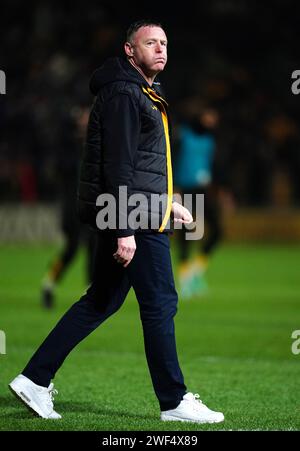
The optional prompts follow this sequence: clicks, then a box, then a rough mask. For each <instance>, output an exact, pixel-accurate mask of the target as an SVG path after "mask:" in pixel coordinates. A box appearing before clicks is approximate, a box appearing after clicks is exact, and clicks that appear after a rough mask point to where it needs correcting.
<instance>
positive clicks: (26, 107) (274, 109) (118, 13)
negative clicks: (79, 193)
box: [0, 0, 300, 207]
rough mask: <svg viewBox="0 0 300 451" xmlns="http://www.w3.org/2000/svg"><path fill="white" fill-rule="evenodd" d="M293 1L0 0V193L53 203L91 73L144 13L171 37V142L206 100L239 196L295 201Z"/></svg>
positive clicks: (78, 142) (67, 169) (247, 202)
mask: <svg viewBox="0 0 300 451" xmlns="http://www.w3.org/2000/svg"><path fill="white" fill-rule="evenodd" d="M296 3H297V2H294V1H292V0H286V1H278V0H277V1H276V0H274V1H272V2H266V1H265V2H258V1H247V0H239V1H233V0H213V1H210V2H204V1H198V2H188V3H186V4H184V5H182V4H181V5H180V6H178V7H173V6H172V5H171V4H168V3H166V2H165V3H160V4H157V5H155V6H154V7H153V5H149V6H148V7H147V6H146V5H144V4H142V5H141V4H139V3H138V2H129V3H125V2H123V3H118V2H109V1H95V0H89V1H88V2H70V1H65V0H62V1H60V2H53V1H49V0H41V1H35V0H32V1H28V2H21V1H17V0H10V1H9V2H8V1H4V2H1V19H0V20H1V28H0V33H1V46H0V69H2V70H4V71H5V73H6V79H7V88H6V89H7V94H6V95H1V96H0V200H1V202H2V203H6V202H18V203H19V202H22V203H35V202H53V201H56V200H57V197H58V196H59V192H60V183H61V181H62V182H63V183H64V185H65V181H66V177H68V176H70V177H72V176H74V174H75V173H76V170H77V169H76V168H77V164H78V159H79V156H80V152H81V149H82V143H83V140H84V134H85V127H86V123H87V118H88V111H89V108H90V105H91V103H92V100H93V99H92V96H91V94H90V92H89V88H88V82H89V78H90V75H91V73H92V72H93V71H94V69H95V68H97V67H98V66H100V65H101V64H102V63H103V62H104V60H105V59H106V58H107V57H109V56H114V55H119V54H121V53H122V42H123V41H124V39H125V32H126V28H127V27H128V25H129V24H130V22H131V21H134V20H136V19H139V18H149V17H150V18H154V19H155V20H158V21H160V22H161V23H162V24H163V26H164V27H165V29H166V32H167V35H168V38H169V63H168V66H167V69H166V71H165V73H163V74H162V75H161V77H160V79H161V82H162V84H163V85H164V89H165V92H166V95H167V98H168V100H169V102H170V106H171V113H172V116H173V122H174V125H173V127H174V136H175V142H176V136H177V133H176V130H177V128H178V127H179V126H180V124H181V123H184V122H185V123H186V122H191V121H192V120H193V119H194V118H195V117H197V116H199V114H200V112H201V111H203V108H209V109H210V110H212V109H213V111H214V113H216V114H217V115H218V124H217V127H215V131H214V133H215V138H216V142H217V145H218V146H217V147H218V151H219V152H218V155H219V157H218V158H219V161H220V163H221V164H220V165H219V168H221V169H220V172H221V173H222V174H226V183H227V182H228V183H229V184H230V189H231V190H232V192H233V194H234V197H235V199H236V202H237V203H238V204H239V205H241V206H255V207H260V206H262V207H274V206H280V207H286V206H289V207H293V206H297V205H299V203H300V184H299V181H298V174H299V169H300V152H299V145H300V144H299V141H300V135H299V128H298V123H299V117H300V96H299V98H298V96H296V95H293V94H292V91H291V84H292V79H291V74H292V72H293V71H294V70H296V69H299V67H298V65H299V59H298V58H297V55H298V51H297V50H298V49H297V48H298V42H299V41H298V39H297V38H298V37H299V27H298V17H297V14H296V9H295V8H296ZM293 11H294V13H293ZM174 149H176V145H175V146H174ZM174 154H175V156H174V158H175V160H176V151H174Z"/></svg>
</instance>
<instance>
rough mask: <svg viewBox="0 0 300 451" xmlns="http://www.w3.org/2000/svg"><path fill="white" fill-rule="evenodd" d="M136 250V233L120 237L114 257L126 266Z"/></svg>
mask: <svg viewBox="0 0 300 451" xmlns="http://www.w3.org/2000/svg"><path fill="white" fill-rule="evenodd" d="M135 250H136V244H135V238H134V235H131V236H125V237H122V238H118V249H117V251H116V252H115V253H114V254H113V257H114V258H115V259H116V260H117V262H118V263H121V264H122V265H123V266H124V268H126V267H127V266H128V265H129V263H130V262H131V260H132V259H133V256H134V253H135Z"/></svg>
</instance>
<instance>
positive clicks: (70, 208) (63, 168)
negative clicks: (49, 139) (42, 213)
mask: <svg viewBox="0 0 300 451" xmlns="http://www.w3.org/2000/svg"><path fill="white" fill-rule="evenodd" d="M88 116H89V109H88V108H87V107H81V106H77V107H74V108H73V109H71V111H70V112H68V113H65V114H64V115H63V117H62V118H61V120H60V124H61V127H60V129H59V130H60V133H59V138H58V149H57V158H56V160H57V161H56V166H57V167H56V171H57V176H58V184H59V185H58V186H59V190H58V198H59V201H60V206H61V230H62V233H63V237H64V244H63V249H62V250H61V252H60V253H59V255H58V256H57V257H56V258H55V259H54V260H53V261H52V262H51V263H50V265H49V266H50V267H49V269H48V271H47V273H46V275H45V276H44V279H43V282H42V291H41V301H42V305H43V306H44V307H45V308H52V307H53V305H54V297H55V288H56V286H57V284H58V283H59V282H60V281H61V280H62V278H63V276H64V275H65V272H66V271H67V269H68V268H69V266H70V264H71V263H72V262H73V261H74V259H75V256H76V255H77V253H78V249H79V245H80V244H81V242H83V243H84V246H85V248H86V253H87V255H86V258H87V262H86V276H87V277H86V278H87V282H88V283H90V282H91V280H92V271H93V262H94V249H95V241H96V238H97V234H96V233H95V232H94V231H93V230H92V229H91V228H90V227H88V226H85V225H83V224H81V223H80V220H79V217H78V211H77V210H78V209H77V189H78V179H79V169H80V168H79V162H80V158H81V153H82V142H83V140H84V138H85V134H86V127H87V123H88Z"/></svg>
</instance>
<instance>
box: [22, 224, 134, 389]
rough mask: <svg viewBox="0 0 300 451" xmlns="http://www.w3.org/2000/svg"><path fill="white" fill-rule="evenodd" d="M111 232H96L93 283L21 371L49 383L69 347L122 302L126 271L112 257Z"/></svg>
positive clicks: (125, 290)
mask: <svg viewBox="0 0 300 451" xmlns="http://www.w3.org/2000/svg"><path fill="white" fill-rule="evenodd" d="M116 246H117V241H116V239H115V238H114V237H113V234H110V233H109V232H107V233H102V234H99V239H98V247H97V253H96V260H95V266H94V275H93V282H92V285H91V286H90V287H89V289H88V290H87V293H86V294H85V295H84V296H82V297H81V299H80V300H79V301H78V302H76V303H75V304H74V305H73V306H72V307H71V308H70V309H69V310H68V311H67V312H66V314H65V315H64V316H63V317H62V318H61V320H60V321H59V322H58V324H57V325H56V326H55V327H54V329H53V330H52V331H51V332H50V334H49V335H48V337H47V338H46V339H45V341H44V342H43V343H42V345H41V346H40V347H39V349H38V350H37V351H36V353H35V354H34V355H33V357H32V358H31V359H30V361H29V362H28V364H27V365H26V367H25V368H24V370H23V372H22V374H24V376H26V377H28V378H29V379H31V380H32V381H33V382H35V383H36V384H38V385H42V386H45V387H48V386H49V383H50V381H51V379H53V377H54V376H55V373H56V371H57V370H58V369H59V368H60V366H61V365H62V363H63V361H64V360H65V358H66V357H67V355H68V354H69V353H70V352H71V350H72V349H73V348H74V347H75V346H76V345H77V344H78V343H79V342H80V341H82V340H83V339H84V338H85V337H87V336H88V335H89V334H90V333H91V332H92V331H93V330H95V329H96V328H97V327H98V326H99V325H100V324H101V323H102V322H103V321H105V319H107V318H108V317H109V316H110V315H112V314H113V313H114V312H115V311H117V310H118V309H119V308H120V307H121V305H122V304H123V302H124V300H125V298H126V295H127V293H128V291H129V289H130V283H129V279H128V275H127V272H126V270H125V269H124V268H123V267H122V266H121V265H119V264H118V263H117V262H116V261H115V260H114V258H113V256H112V255H113V253H114V252H115V251H116Z"/></svg>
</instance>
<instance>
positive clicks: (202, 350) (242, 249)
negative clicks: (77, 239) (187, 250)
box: [0, 239, 300, 431]
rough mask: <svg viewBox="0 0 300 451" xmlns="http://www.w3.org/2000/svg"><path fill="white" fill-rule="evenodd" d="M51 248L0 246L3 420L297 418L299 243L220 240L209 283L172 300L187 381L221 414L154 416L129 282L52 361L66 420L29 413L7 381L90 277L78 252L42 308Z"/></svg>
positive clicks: (19, 425) (114, 424)
mask: <svg viewBox="0 0 300 451" xmlns="http://www.w3.org/2000/svg"><path fill="white" fill-rule="evenodd" d="M172 241H174V239H172ZM174 244H175V243H174ZM55 251H56V249H55V247H49V246H43V247H41V246H40V247H39V246H35V247H34V246H31V247H29V246H20V247H12V246H4V247H3V246H2V249H1V262H0V287H1V288H0V293H1V295H0V296H1V298H0V329H1V330H3V331H5V333H6V339H7V353H6V355H0V407H1V409H0V430H69V431H70V430H71V431H72V430H74V431H75V430H98V431H101V430H110V431H119V430H124V431H126V430H128V431H129V430H144V431H148V430H149V431H151V430H152V431H154V430H157V431H163V430H168V431H170V430H174V431H175V430H176V431H184V430H189V431H193V430H215V429H217V430H219V429H222V430H223V429H226V430H239V429H243V430H278V429H283V430H294V429H300V390H299V374H300V355H293V354H292V352H291V345H292V339H291V334H292V331H293V330H295V329H300V314H299V307H300V278H299V252H300V247H299V246H298V247H297V246H293V247H291V246H271V245H270V246H260V245H240V246H237V245H234V246H233V245H225V246H222V247H221V248H220V249H218V251H217V252H216V253H215V255H214V257H213V259H212V261H211V265H210V267H209V270H208V274H207V280H208V284H209V292H208V293H207V294H206V295H205V296H204V297H198V298H195V299H193V300H191V301H189V302H182V301H180V303H179V310H178V314H177V316H176V334H177V347H178V353H179V359H180V362H181V367H182V370H183V373H184V375H185V382H186V384H187V386H188V389H189V390H190V391H193V392H199V393H200V397H201V399H203V401H204V402H205V403H207V404H208V406H209V407H211V408H212V409H215V410H221V411H223V412H224V414H225V422H224V423H221V424H217V425H193V424H189V423H186V424H184V423H177V422H176V423H162V422H160V421H159V408H158V403H157V401H156V398H155V396H154V392H153V390H152V386H151V381H150V376H149V373H148V368H147V366H146V360H145V356H144V348H143V339H142V329H141V325H140V320H139V313H138V305H137V302H136V300H135V297H134V294H133V293H132V292H131V293H130V295H129V296H128V298H127V301H126V303H125V304H124V306H123V307H122V309H121V310H120V311H119V312H118V313H117V314H116V315H115V316H114V317H112V318H110V319H109V320H108V321H107V322H106V323H104V324H103V325H102V326H101V327H100V328H98V329H97V330H96V331H95V332H93V333H92V334H91V335H90V336H89V337H88V338H87V339H86V340H85V341H84V342H82V343H81V344H80V345H79V346H78V347H77V348H76V349H75V350H74V351H73V352H72V353H71V354H70V356H69V357H68V359H67V360H66V361H65V363H64V365H63V367H62V368H61V369H60V371H59V372H58V374H57V376H56V378H55V381H54V382H55V386H56V388H57V389H58V390H59V394H58V396H57V397H56V402H55V407H56V410H57V411H58V412H59V413H61V414H62V416H63V419H62V420H59V421H49V420H48V421H45V420H42V419H39V418H36V417H34V416H33V415H32V414H31V413H30V412H28V411H27V409H26V408H25V407H24V406H23V404H21V403H20V402H18V401H17V400H16V399H15V398H14V397H13V396H12V394H11V393H10V392H9V390H8V388H7V384H8V383H9V382H10V381H11V379H12V378H13V377H15V376H16V375H17V374H18V373H19V372H20V371H21V370H22V368H23V367H24V365H25V364H26V362H27V361H28V359H29V358H30V356H31V355H32V353H33V352H34V351H35V349H36V348H37V346H38V345H39V344H40V343H41V341H42V340H43V338H44V337H45V336H46V335H47V334H48V332H49V331H50V329H51V328H52V327H53V326H54V325H55V323H56V322H57V320H58V319H59V318H60V316H61V315H62V314H63V313H64V311H65V310H66V309H67V308H68V306H70V305H71V304H72V303H73V302H74V301H76V300H77V299H78V298H79V297H80V295H81V293H82V292H83V291H84V288H85V287H84V271H83V269H84V262H83V254H82V252H81V254H80V258H77V259H76V261H75V264H74V265H73V266H72V267H71V268H70V270H69V272H68V273H67V274H66V277H65V279H64V280H63V282H62V283H61V285H60V286H59V288H58V290H57V302H56V307H55V309H54V310H53V311H50V312H49V311H45V310H43V309H42V307H41V306H40V301H39V288H40V281H41V279H42V276H43V273H44V270H45V268H46V266H47V263H48V260H49V258H52V257H53V256H54V255H55ZM173 257H174V261H175V262H176V254H175V253H174V255H173ZM175 267H176V265H175Z"/></svg>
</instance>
